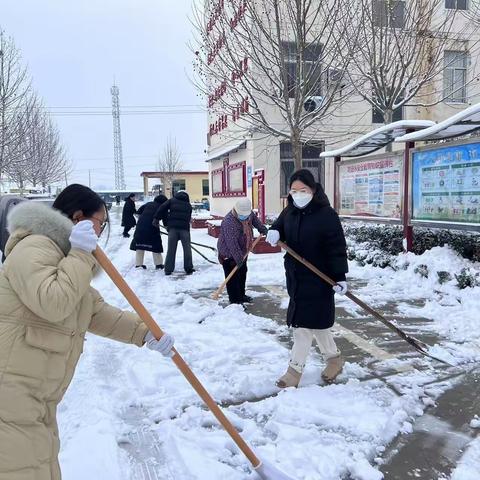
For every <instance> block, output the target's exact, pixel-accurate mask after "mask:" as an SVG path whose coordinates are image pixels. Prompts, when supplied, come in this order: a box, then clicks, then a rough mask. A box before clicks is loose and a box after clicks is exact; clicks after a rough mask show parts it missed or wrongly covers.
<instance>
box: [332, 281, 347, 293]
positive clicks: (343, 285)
mask: <svg viewBox="0 0 480 480" xmlns="http://www.w3.org/2000/svg"><path fill="white" fill-rule="evenodd" d="M332 288H333V291H334V292H335V293H338V294H339V295H345V294H346V293H347V291H348V286H347V282H337V284H336V285H334V286H333V287H332Z"/></svg>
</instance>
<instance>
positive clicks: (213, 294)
mask: <svg viewBox="0 0 480 480" xmlns="http://www.w3.org/2000/svg"><path fill="white" fill-rule="evenodd" d="M261 238H262V235H260V236H259V237H257V238H256V239H255V241H254V242H253V243H252V246H251V247H250V250H249V251H248V252H247V254H246V255H245V256H244V257H243V260H242V263H241V264H240V267H241V266H242V265H243V264H244V263H245V261H246V260H247V257H248V255H249V254H250V252H251V251H252V250H253V249H254V248H255V245H256V244H257V243H258V242H259V241H260V239H261ZM240 267H239V266H238V265H235V268H234V269H233V270H232V271H231V272H230V273H229V275H228V277H227V278H226V279H225V280H224V281H223V282H222V284H221V285H220V286H219V287H218V288H217V290H216V291H215V292H213V293H212V298H213V299H214V300H218V298H219V297H220V295H221V294H222V292H223V290H225V287H226V286H227V283H228V282H229V281H230V280H231V279H232V277H233V276H234V275H235V274H236V273H237V270H238V269H239V268H240Z"/></svg>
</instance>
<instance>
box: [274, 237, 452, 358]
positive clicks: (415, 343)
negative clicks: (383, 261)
mask: <svg viewBox="0 0 480 480" xmlns="http://www.w3.org/2000/svg"><path fill="white" fill-rule="evenodd" d="M278 245H280V246H281V247H282V248H283V249H284V250H285V251H286V252H287V253H288V254H289V255H291V256H292V257H293V258H295V260H297V261H299V262H300V263H301V264H303V265H305V266H306V267H307V268H308V269H310V270H311V271H312V272H313V273H315V274H316V275H318V276H319V277H320V278H321V279H322V280H323V281H325V282H327V283H328V284H329V285H331V286H332V287H333V286H335V285H336V284H337V282H335V281H333V280H332V279H331V278H330V277H329V276H327V275H325V274H324V273H322V272H321V271H320V270H319V269H318V268H317V267H315V266H314V265H312V264H311V263H310V262H309V261H308V260H305V259H304V258H303V257H301V256H300V255H299V254H298V253H297V252H295V251H294V250H292V249H291V248H290V247H289V246H288V245H287V244H286V243H283V242H281V241H279V242H278ZM345 296H346V297H348V298H349V299H350V300H352V301H353V302H355V303H356V304H357V305H359V306H360V307H362V308H363V309H364V310H365V311H366V312H368V313H369V314H370V315H372V316H374V317H375V318H376V319H377V320H380V321H381V322H382V323H383V324H384V325H385V326H386V327H388V328H389V329H390V330H392V331H394V332H395V333H396V334H397V335H398V336H399V337H400V338H402V339H403V340H405V341H406V342H407V343H408V344H410V345H411V346H412V347H413V348H415V350H417V351H418V352H420V353H421V354H422V355H424V356H425V357H429V358H431V359H432V360H436V361H437V362H441V363H443V364H445V365H448V366H450V367H453V366H454V365H451V364H450V363H448V362H446V361H445V360H442V359H440V358H437V357H435V356H434V355H431V354H430V353H428V350H427V349H428V345H427V344H426V343H423V342H422V341H420V340H418V339H416V338H414V337H411V336H410V335H408V334H407V333H405V332H404V331H403V330H401V329H400V328H398V327H397V326H396V325H394V324H393V323H392V322H390V321H389V320H387V319H386V318H385V317H384V316H383V315H381V314H380V313H378V312H377V311H376V310H374V309H373V308H372V307H370V306H368V305H367V304H366V303H364V302H362V300H360V299H359V298H358V297H356V296H355V295H354V294H353V293H351V292H348V291H347V293H346V294H345Z"/></svg>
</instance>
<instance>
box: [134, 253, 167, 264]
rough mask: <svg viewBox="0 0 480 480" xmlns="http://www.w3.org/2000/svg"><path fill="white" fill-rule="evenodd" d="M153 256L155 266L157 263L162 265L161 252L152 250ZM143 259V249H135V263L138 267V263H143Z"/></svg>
mask: <svg viewBox="0 0 480 480" xmlns="http://www.w3.org/2000/svg"><path fill="white" fill-rule="evenodd" d="M152 256H153V263H154V264H155V266H157V265H163V255H162V254H161V253H154V252H152ZM144 260H145V250H137V252H136V254H135V265H136V266H137V267H139V266H140V265H143V262H144Z"/></svg>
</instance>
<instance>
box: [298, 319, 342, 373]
mask: <svg viewBox="0 0 480 480" xmlns="http://www.w3.org/2000/svg"><path fill="white" fill-rule="evenodd" d="M314 338H315V340H316V341H317V345H318V349H319V350H320V353H321V354H322V355H323V356H324V357H325V359H326V360H328V359H329V358H333V357H338V355H340V350H338V348H337V345H336V344H335V340H334V339H333V335H332V332H331V330H330V329H329V328H326V329H324V330H316V329H312V328H294V329H293V347H292V351H291V353H290V363H289V365H290V367H292V368H293V369H295V370H296V371H297V372H300V373H302V372H303V369H304V368H305V362H306V361H307V357H308V354H309V352H310V347H311V346H312V340H313V339H314Z"/></svg>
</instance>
